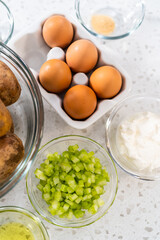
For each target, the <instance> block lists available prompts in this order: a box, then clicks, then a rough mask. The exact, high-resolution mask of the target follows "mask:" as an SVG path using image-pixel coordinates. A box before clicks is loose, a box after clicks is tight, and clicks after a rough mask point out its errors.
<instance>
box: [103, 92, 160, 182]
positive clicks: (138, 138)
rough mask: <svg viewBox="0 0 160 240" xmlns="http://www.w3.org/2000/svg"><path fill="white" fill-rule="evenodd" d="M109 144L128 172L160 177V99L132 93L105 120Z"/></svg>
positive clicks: (114, 158)
mask: <svg viewBox="0 0 160 240" xmlns="http://www.w3.org/2000/svg"><path fill="white" fill-rule="evenodd" d="M106 145H107V149H108V151H109V154H110V156H111V157H112V159H113V160H114V161H115V162H116V163H117V164H118V165H119V166H120V167H121V168H122V169H123V170H124V171H126V172H127V173H129V174H131V175H132V176H134V177H137V178H140V179H143V180H158V179H160V98H158V97H156V96H131V97H128V98H126V99H124V100H122V101H121V102H119V103H118V104H117V105H116V106H115V107H114V108H113V110H112V111H111V113H110V116H109V118H108V119H107V122H106Z"/></svg>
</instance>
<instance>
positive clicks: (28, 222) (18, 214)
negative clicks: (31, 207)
mask: <svg viewBox="0 0 160 240" xmlns="http://www.w3.org/2000/svg"><path fill="white" fill-rule="evenodd" d="M11 222H14V223H20V224H23V225H24V226H25V227H27V228H28V229H29V230H30V232H31V233H32V234H33V236H34V239H35V240H49V235H48V233H47V230H46V228H45V226H44V224H43V223H42V222H41V220H40V219H39V218H38V217H37V216H35V215H34V214H33V213H31V212H30V211H28V210H26V209H24V208H20V207H15V206H4V207H0V226H1V225H3V224H8V223H11Z"/></svg>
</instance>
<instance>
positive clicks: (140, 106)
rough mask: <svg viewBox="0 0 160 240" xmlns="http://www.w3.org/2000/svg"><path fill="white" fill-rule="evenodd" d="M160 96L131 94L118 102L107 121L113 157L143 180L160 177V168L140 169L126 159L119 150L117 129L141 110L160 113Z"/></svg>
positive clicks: (128, 171) (109, 148) (107, 139)
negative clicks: (126, 119) (122, 122)
mask: <svg viewBox="0 0 160 240" xmlns="http://www.w3.org/2000/svg"><path fill="white" fill-rule="evenodd" d="M159 109H160V98H158V97H156V96H138V95H135V96H131V97H128V98H126V99H124V100H123V101H121V102H119V103H117V105H116V106H115V107H114V108H113V110H112V111H111V113H110V116H109V118H108V119H107V122H106V145H107V149H108V151H109V154H110V156H111V158H112V159H113V160H114V161H115V162H116V163H117V164H118V165H119V167H121V168H122V169H123V170H124V171H125V172H127V173H129V174H130V175H132V176H134V177H136V178H139V179H142V180H158V179H160V168H156V169H154V170H152V171H150V170H149V169H144V170H140V169H138V168H137V166H136V165H135V164H133V163H132V162H131V161H128V160H127V159H125V158H124V157H123V156H122V155H121V154H120V152H119V149H118V141H117V129H118V126H119V124H120V123H121V121H122V120H123V119H125V118H128V117H131V116H133V115H134V114H138V113H140V112H153V113H155V114H158V115H159V113H160V112H159Z"/></svg>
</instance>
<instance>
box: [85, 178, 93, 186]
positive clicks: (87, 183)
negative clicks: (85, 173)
mask: <svg viewBox="0 0 160 240" xmlns="http://www.w3.org/2000/svg"><path fill="white" fill-rule="evenodd" d="M91 184H92V180H91V177H88V178H87V181H86V183H85V187H90V186H91Z"/></svg>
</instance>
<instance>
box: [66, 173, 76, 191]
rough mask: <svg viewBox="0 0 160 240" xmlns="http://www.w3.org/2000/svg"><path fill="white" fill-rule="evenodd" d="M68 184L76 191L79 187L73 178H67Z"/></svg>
mask: <svg viewBox="0 0 160 240" xmlns="http://www.w3.org/2000/svg"><path fill="white" fill-rule="evenodd" d="M66 182H67V183H68V185H69V186H70V187H71V188H73V189H76V187H77V184H76V181H75V179H74V178H73V177H72V176H69V175H68V176H67V177H66Z"/></svg>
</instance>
